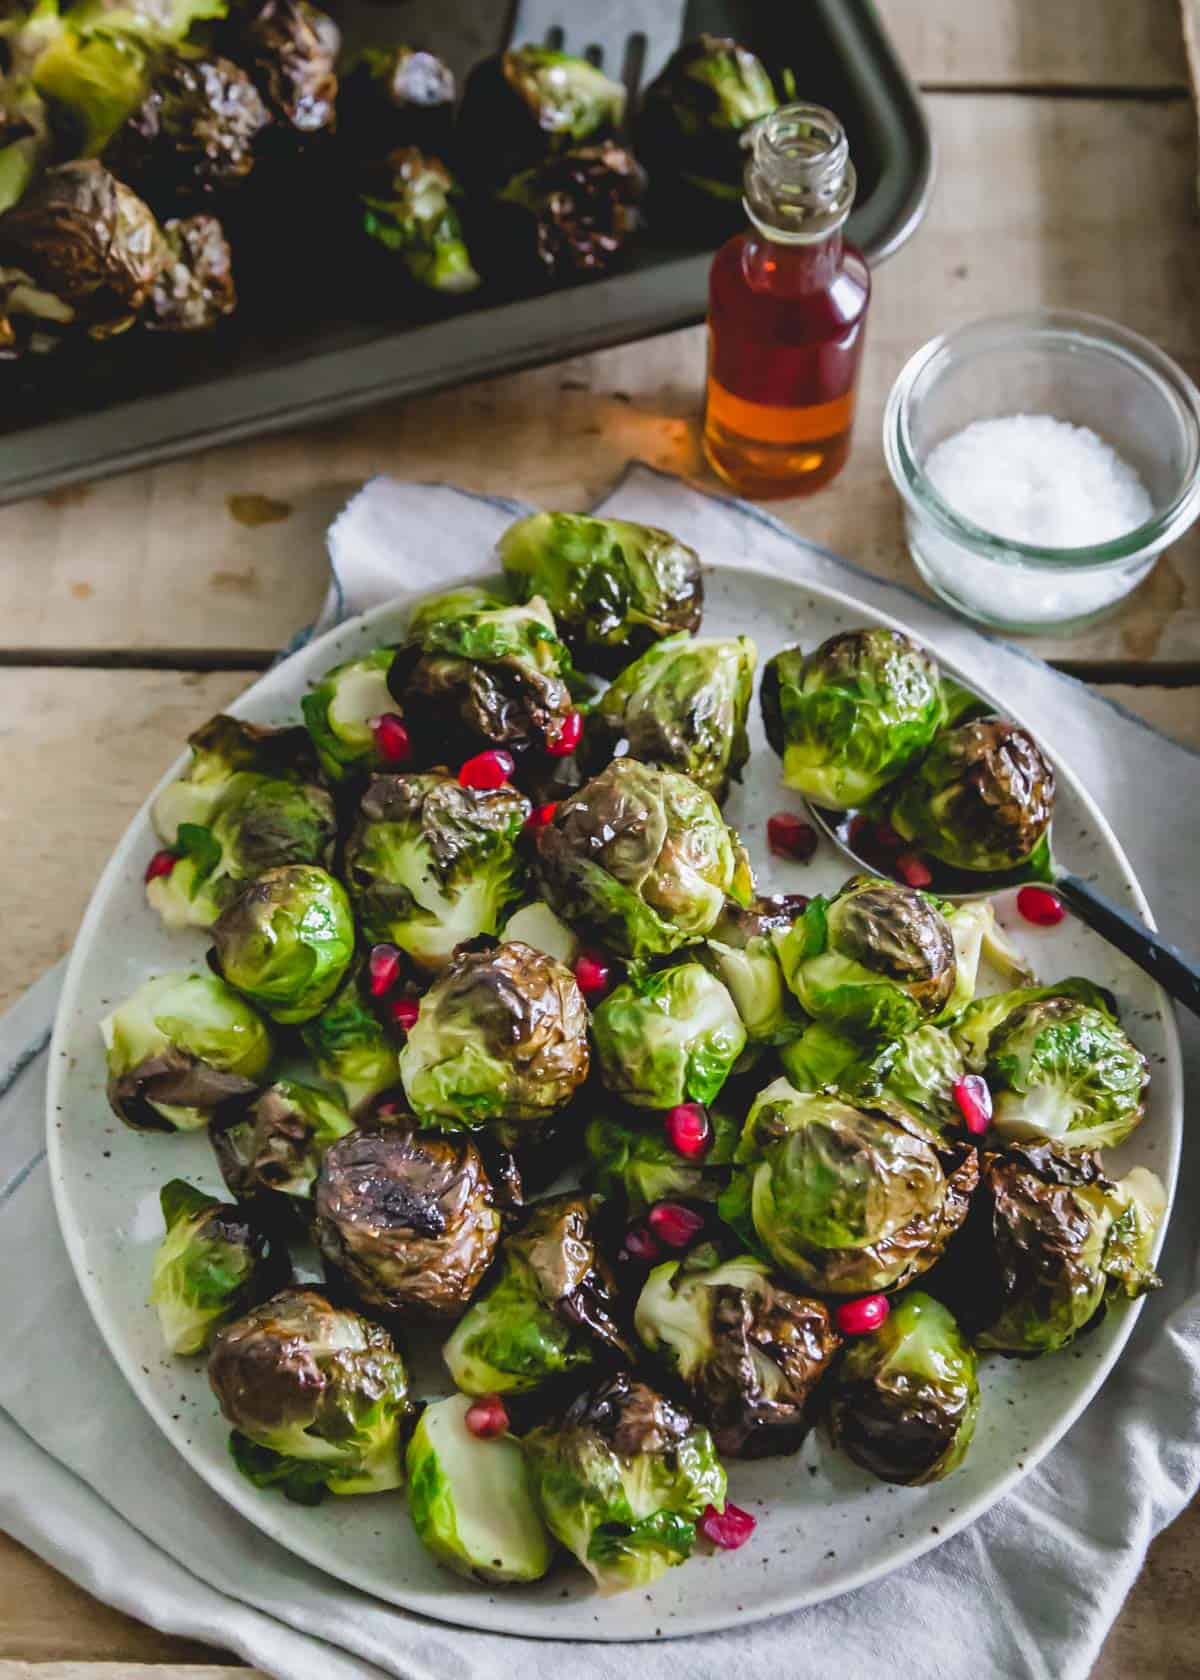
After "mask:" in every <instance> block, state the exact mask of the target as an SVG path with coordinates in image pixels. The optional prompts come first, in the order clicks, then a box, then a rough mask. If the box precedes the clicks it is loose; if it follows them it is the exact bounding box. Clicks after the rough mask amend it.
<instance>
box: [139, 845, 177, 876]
mask: <svg viewBox="0 0 1200 1680" xmlns="http://www.w3.org/2000/svg"><path fill="white" fill-rule="evenodd" d="M178 862H179V854H178V852H169V851H166V850H164V851H161V852H155V854H154V856H153V857H152V858H151V859H150V862H149V863H148V864H147V865H146V873H145V876H144V877H143V879H144V880H146V881H147V882H149V881H158V880H160V879H161V878H162V877H163V876H164V875H169V874H170V873H171V871H172V869H174V867H175V865H176V864H177V863H178Z"/></svg>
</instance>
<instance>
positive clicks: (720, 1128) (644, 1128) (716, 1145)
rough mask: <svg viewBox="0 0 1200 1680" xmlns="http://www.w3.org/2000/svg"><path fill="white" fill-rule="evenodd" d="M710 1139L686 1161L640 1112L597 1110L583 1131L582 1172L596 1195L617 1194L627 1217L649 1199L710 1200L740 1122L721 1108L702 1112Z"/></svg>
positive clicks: (725, 1171) (721, 1183)
mask: <svg viewBox="0 0 1200 1680" xmlns="http://www.w3.org/2000/svg"><path fill="white" fill-rule="evenodd" d="M708 1121H709V1125H710V1126H711V1128H712V1143H711V1145H710V1147H709V1148H708V1149H707V1150H706V1151H705V1152H704V1154H703V1156H701V1157H700V1158H699V1159H687V1158H685V1157H684V1156H682V1155H681V1154H680V1153H679V1151H678V1150H677V1149H674V1148H672V1146H671V1145H670V1144H669V1143H668V1142H667V1139H666V1137H665V1135H664V1132H663V1128H662V1126H661V1124H656V1123H655V1122H654V1121H653V1120H651V1119H649V1118H648V1117H647V1115H646V1114H645V1113H644V1112H637V1111H632V1110H631V1111H627V1112H625V1113H621V1112H619V1111H618V1112H612V1113H604V1114H597V1115H596V1116H594V1117H593V1118H592V1119H591V1120H590V1121H589V1122H588V1127H587V1130H586V1132H585V1133H584V1139H583V1141H584V1147H585V1149H586V1150H587V1166H586V1171H587V1173H588V1175H589V1178H590V1181H591V1183H592V1184H593V1186H594V1187H595V1190H596V1192H597V1194H598V1195H600V1196H603V1197H605V1198H611V1197H614V1196H621V1197H623V1198H624V1201H625V1206H626V1208H627V1210H628V1212H629V1214H630V1215H631V1216H632V1217H633V1218H637V1217H638V1216H639V1215H641V1214H643V1213H645V1211H646V1209H647V1208H649V1207H652V1206H653V1205H654V1203H655V1202H661V1201H677V1200H683V1201H703V1202H715V1201H716V1199H717V1196H718V1195H719V1194H720V1192H721V1191H722V1190H723V1189H724V1188H725V1186H726V1185H727V1184H728V1182H729V1177H730V1167H731V1163H732V1161H733V1156H734V1150H735V1149H736V1148H737V1142H738V1136H739V1134H740V1132H741V1122H740V1120H737V1119H735V1118H734V1116H733V1115H732V1114H731V1113H730V1112H729V1111H728V1110H727V1109H725V1108H723V1107H716V1108H711V1109H710V1110H709V1112H708Z"/></svg>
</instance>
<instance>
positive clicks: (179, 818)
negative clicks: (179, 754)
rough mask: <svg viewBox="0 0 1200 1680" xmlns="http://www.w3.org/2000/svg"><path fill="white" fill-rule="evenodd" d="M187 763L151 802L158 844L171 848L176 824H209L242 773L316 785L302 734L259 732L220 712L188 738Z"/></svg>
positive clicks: (313, 762) (310, 753) (300, 731)
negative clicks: (164, 844)
mask: <svg viewBox="0 0 1200 1680" xmlns="http://www.w3.org/2000/svg"><path fill="white" fill-rule="evenodd" d="M188 746H189V747H190V748H191V750H192V756H191V761H190V763H189V764H188V767H187V769H186V770H185V771H184V773H183V775H182V776H180V777H178V779H177V780H175V781H173V782H169V783H168V784H167V786H166V787H165V788H164V789H163V790H162V792H161V793H160V794H159V795H158V797H157V798H156V799H155V801H154V806H153V808H152V811H151V820H152V821H153V823H154V831H155V833H156V834H157V835H158V837H159V839H160V840H162V841H164V842H165V843H166V844H167V845H171V844H172V842H173V841H174V839H175V836H176V834H177V833H178V830H179V825H180V823H195V824H196V825H197V826H199V827H207V826H209V825H210V824H211V822H212V819H213V817H214V815H215V814H216V810H217V807H218V806H219V805H220V803H221V801H222V800H223V799H224V798H225V795H226V794H227V792H228V791H229V786H230V783H231V782H232V781H233V778H234V777H235V776H236V775H237V774H238V772H239V771H242V770H252V771H254V773H255V774H256V775H260V776H270V777H274V778H277V779H282V780H284V781H304V782H315V781H316V780H317V774H318V772H317V762H316V758H315V756H314V754H313V750H312V746H311V744H310V742H309V739H308V736H307V734H306V733H305V731H304V730H303V729H301V728H299V727H295V728H291V729H264V728H262V727H260V726H259V725H258V724H254V723H244V722H243V721H242V719H241V718H233V717H228V716H226V714H225V713H224V712H219V713H218V714H217V716H216V717H214V718H210V719H209V720H208V722H207V723H205V724H202V725H201V727H200V728H199V729H197V730H196V731H195V732H194V734H192V735H189V736H188Z"/></svg>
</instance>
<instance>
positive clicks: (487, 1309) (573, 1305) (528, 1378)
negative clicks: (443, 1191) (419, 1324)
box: [442, 1195, 628, 1394]
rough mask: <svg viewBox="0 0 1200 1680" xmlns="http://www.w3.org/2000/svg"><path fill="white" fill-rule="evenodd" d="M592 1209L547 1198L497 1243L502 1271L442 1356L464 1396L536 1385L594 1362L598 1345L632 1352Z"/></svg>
mask: <svg viewBox="0 0 1200 1680" xmlns="http://www.w3.org/2000/svg"><path fill="white" fill-rule="evenodd" d="M593 1213H594V1206H593V1204H592V1203H591V1202H589V1201H588V1200H587V1198H586V1197H583V1196H577V1195H571V1196H554V1197H551V1198H549V1199H548V1200H546V1201H541V1202H538V1203H536V1205H535V1206H534V1208H533V1210H532V1212H531V1213H530V1215H529V1217H528V1219H527V1220H526V1222H525V1224H524V1225H523V1226H522V1228H521V1230H520V1231H518V1232H516V1233H515V1234H514V1235H513V1236H511V1237H506V1238H505V1240H504V1242H503V1243H502V1244H501V1245H500V1265H499V1271H498V1272H497V1274H496V1276H495V1278H494V1280H493V1281H492V1283H491V1284H490V1285H489V1287H488V1290H487V1292H486V1294H484V1295H482V1296H480V1297H479V1299H478V1300H476V1301H474V1302H473V1303H472V1304H471V1306H470V1307H468V1309H467V1312H466V1316H465V1317H464V1318H462V1319H460V1321H459V1323H458V1325H457V1326H456V1327H455V1330H454V1332H453V1334H452V1335H451V1336H450V1339H449V1341H447V1343H446V1345H445V1347H444V1348H443V1350H442V1351H443V1354H444V1356H445V1360H446V1364H447V1365H448V1366H449V1369H450V1375H451V1377H453V1379H454V1382H455V1384H456V1385H457V1386H458V1387H459V1388H461V1389H462V1390H463V1391H464V1392H465V1393H467V1394H493V1393H495V1394H503V1393H506V1392H511V1391H515V1390H522V1389H530V1388H536V1387H537V1385H538V1384H539V1383H541V1382H544V1381H545V1380H546V1379H547V1378H549V1377H555V1376H561V1375H563V1374H564V1373H566V1372H568V1371H575V1370H579V1369H581V1368H583V1367H585V1366H588V1365H591V1364H592V1363H593V1362H594V1361H595V1359H596V1357H597V1354H598V1353H599V1352H600V1351H601V1350H602V1349H604V1348H609V1349H614V1350H615V1351H616V1352H617V1353H618V1354H623V1355H625V1356H626V1357H627V1356H628V1348H627V1346H626V1343H625V1340H624V1337H623V1335H622V1332H621V1330H620V1328H619V1326H618V1323H617V1318H616V1313H617V1296H616V1285H615V1283H614V1281H613V1278H612V1274H611V1272H610V1271H609V1268H608V1265H607V1263H606V1261H605V1259H604V1257H603V1255H602V1254H601V1253H600V1251H599V1249H598V1248H597V1246H596V1240H595V1236H594V1234H593V1231H592V1216H593Z"/></svg>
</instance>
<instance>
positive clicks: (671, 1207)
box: [646, 1202, 704, 1248]
mask: <svg viewBox="0 0 1200 1680" xmlns="http://www.w3.org/2000/svg"><path fill="white" fill-rule="evenodd" d="M646 1223H647V1224H648V1225H649V1227H650V1229H651V1231H652V1232H653V1233H654V1235H655V1236H656V1237H657V1238H658V1240H659V1242H660V1243H662V1244H663V1246H664V1247H666V1248H687V1246H688V1245H689V1243H693V1242H695V1240H696V1238H697V1237H698V1236H699V1235H700V1233H701V1231H702V1230H703V1229H704V1215H703V1214H702V1213H697V1212H696V1210H695V1208H690V1207H684V1205H683V1203H682V1202H655V1204H654V1206H653V1207H652V1208H651V1209H650V1211H649V1213H648V1214H647V1215H646Z"/></svg>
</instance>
